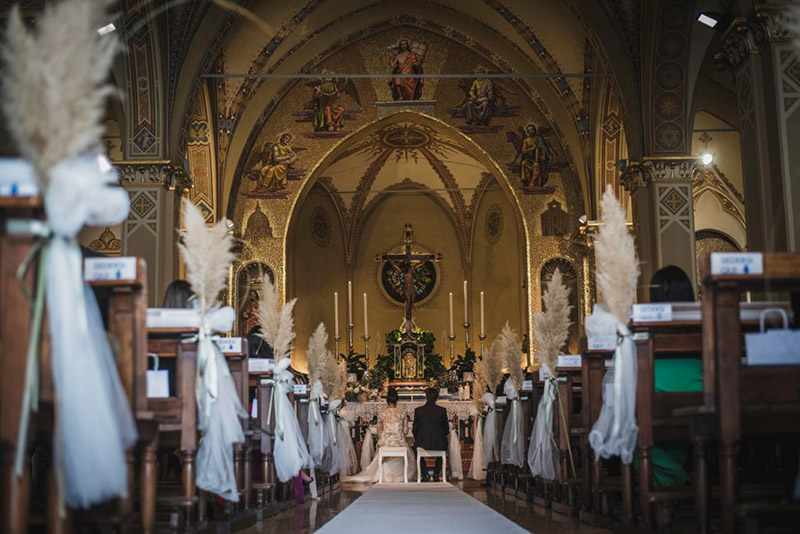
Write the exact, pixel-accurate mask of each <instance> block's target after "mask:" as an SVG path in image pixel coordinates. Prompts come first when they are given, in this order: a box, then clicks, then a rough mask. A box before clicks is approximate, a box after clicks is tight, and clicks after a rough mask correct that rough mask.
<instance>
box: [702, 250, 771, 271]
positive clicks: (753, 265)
mask: <svg viewBox="0 0 800 534" xmlns="http://www.w3.org/2000/svg"><path fill="white" fill-rule="evenodd" d="M711 274H734V275H742V274H745V275H747V274H764V255H763V254H761V253H760V252H712V253H711Z"/></svg>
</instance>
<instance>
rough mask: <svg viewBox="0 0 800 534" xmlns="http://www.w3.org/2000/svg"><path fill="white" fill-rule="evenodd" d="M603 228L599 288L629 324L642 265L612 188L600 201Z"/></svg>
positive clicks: (611, 307)
mask: <svg viewBox="0 0 800 534" xmlns="http://www.w3.org/2000/svg"><path fill="white" fill-rule="evenodd" d="M600 209H601V212H602V221H603V225H602V226H601V227H600V231H599V232H598V235H597V241H596V251H597V288H598V289H599V290H600V294H601V295H602V298H603V301H604V302H605V304H606V307H607V309H608V311H609V312H611V313H612V314H613V315H614V316H615V317H616V318H617V320H618V321H619V322H620V323H622V324H628V318H629V316H630V310H631V306H633V298H634V294H635V292H636V281H637V279H638V278H639V262H638V261H637V259H636V249H635V248H634V245H633V237H632V236H631V235H630V233H628V228H627V226H626V224H625V212H624V211H623V210H622V206H620V204H619V202H618V201H617V198H616V197H615V196H614V192H613V191H612V189H611V186H608V187H607V188H606V191H605V193H603V199H602V201H601V202H600Z"/></svg>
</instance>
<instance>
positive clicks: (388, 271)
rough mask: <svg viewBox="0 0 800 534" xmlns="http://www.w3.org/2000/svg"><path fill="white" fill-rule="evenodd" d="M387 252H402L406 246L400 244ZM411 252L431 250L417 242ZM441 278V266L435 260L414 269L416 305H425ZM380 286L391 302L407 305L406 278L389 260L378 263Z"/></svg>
mask: <svg viewBox="0 0 800 534" xmlns="http://www.w3.org/2000/svg"><path fill="white" fill-rule="evenodd" d="M387 252H388V253H389V254H402V253H403V252H404V247H403V246H402V245H400V246H397V247H394V248H392V249H390V250H389V251H387ZM411 252H412V253H414V254H419V253H423V254H424V253H428V252H430V251H429V250H427V249H425V248H423V247H421V246H419V245H418V244H416V243H415V244H414V246H413V247H412V250H411ZM440 280H441V276H440V273H439V266H438V265H437V264H436V263H435V262H433V261H426V262H425V263H423V264H422V265H420V266H418V267H417V268H416V269H414V275H413V282H414V306H415V307H417V306H422V305H424V304H425V303H426V302H428V301H429V300H430V299H431V298H432V297H433V296H434V295H435V294H436V290H437V289H438V288H439V281H440ZM378 287H379V288H380V290H381V293H383V296H384V297H386V299H387V300H388V301H389V302H391V303H392V304H394V305H396V306H403V305H405V302H406V297H405V279H404V276H403V273H401V272H400V271H399V270H398V269H396V268H395V267H394V266H393V265H392V264H391V263H390V262H388V261H384V262H381V263H379V264H378Z"/></svg>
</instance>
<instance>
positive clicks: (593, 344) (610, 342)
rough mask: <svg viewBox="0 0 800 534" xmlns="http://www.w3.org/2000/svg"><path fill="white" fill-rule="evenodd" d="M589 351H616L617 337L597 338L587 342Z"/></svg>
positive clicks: (591, 338)
mask: <svg viewBox="0 0 800 534" xmlns="http://www.w3.org/2000/svg"><path fill="white" fill-rule="evenodd" d="M586 344H587V346H588V347H589V350H616V348H617V336H595V337H590V338H588V339H587V340H586Z"/></svg>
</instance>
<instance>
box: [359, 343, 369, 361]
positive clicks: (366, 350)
mask: <svg viewBox="0 0 800 534" xmlns="http://www.w3.org/2000/svg"><path fill="white" fill-rule="evenodd" d="M361 339H363V340H364V359H365V360H366V361H367V365H369V336H361Z"/></svg>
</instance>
